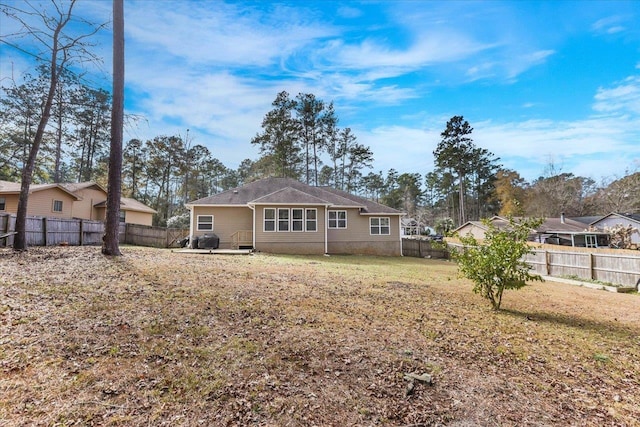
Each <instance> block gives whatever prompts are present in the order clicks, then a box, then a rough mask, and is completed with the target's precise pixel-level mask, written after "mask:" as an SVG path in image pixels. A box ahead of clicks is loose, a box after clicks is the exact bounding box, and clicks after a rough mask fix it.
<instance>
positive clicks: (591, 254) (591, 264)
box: [589, 252, 596, 280]
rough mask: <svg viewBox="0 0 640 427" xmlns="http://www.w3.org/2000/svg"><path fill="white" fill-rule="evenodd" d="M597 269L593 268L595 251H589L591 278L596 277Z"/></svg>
mask: <svg viewBox="0 0 640 427" xmlns="http://www.w3.org/2000/svg"><path fill="white" fill-rule="evenodd" d="M594 273H595V270H594V269H593V253H591V252H589V278H590V279H591V280H595V279H596V277H595V276H596V275H595V274H594Z"/></svg>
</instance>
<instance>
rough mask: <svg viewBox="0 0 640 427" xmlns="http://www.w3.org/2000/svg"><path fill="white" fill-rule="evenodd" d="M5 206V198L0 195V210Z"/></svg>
mask: <svg viewBox="0 0 640 427" xmlns="http://www.w3.org/2000/svg"><path fill="white" fill-rule="evenodd" d="M6 208H7V199H5V198H4V197H0V211H3V210H5V209H6Z"/></svg>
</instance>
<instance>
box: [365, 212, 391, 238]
mask: <svg viewBox="0 0 640 427" xmlns="http://www.w3.org/2000/svg"><path fill="white" fill-rule="evenodd" d="M374 219H377V220H378V225H377V228H378V231H379V233H372V232H371V229H372V228H373V224H372V222H373V220H374ZM382 220H387V225H386V226H385V227H386V228H387V229H388V230H389V232H388V233H382V227H383V226H382V225H381V224H380V222H381V221H382ZM369 235H371V236H390V235H391V218H390V217H388V216H372V217H370V218H369Z"/></svg>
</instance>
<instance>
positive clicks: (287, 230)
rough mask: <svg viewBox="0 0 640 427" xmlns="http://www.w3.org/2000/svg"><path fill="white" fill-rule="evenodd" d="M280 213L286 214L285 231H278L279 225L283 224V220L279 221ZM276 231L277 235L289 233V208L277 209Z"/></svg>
mask: <svg viewBox="0 0 640 427" xmlns="http://www.w3.org/2000/svg"><path fill="white" fill-rule="evenodd" d="M280 212H287V229H286V230H281V229H280V223H281V222H282V223H284V221H285V220H283V219H280ZM276 221H277V223H276V230H277V231H278V232H279V233H288V232H290V231H291V210H290V209H289V208H278V215H277V217H276Z"/></svg>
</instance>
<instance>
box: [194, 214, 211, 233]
mask: <svg viewBox="0 0 640 427" xmlns="http://www.w3.org/2000/svg"><path fill="white" fill-rule="evenodd" d="M202 217H210V218H211V229H209V228H206V229H204V228H200V224H201V222H200V218H202ZM213 223H214V219H213V215H198V216H197V217H196V231H213ZM202 224H209V223H208V222H204V223H202Z"/></svg>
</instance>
